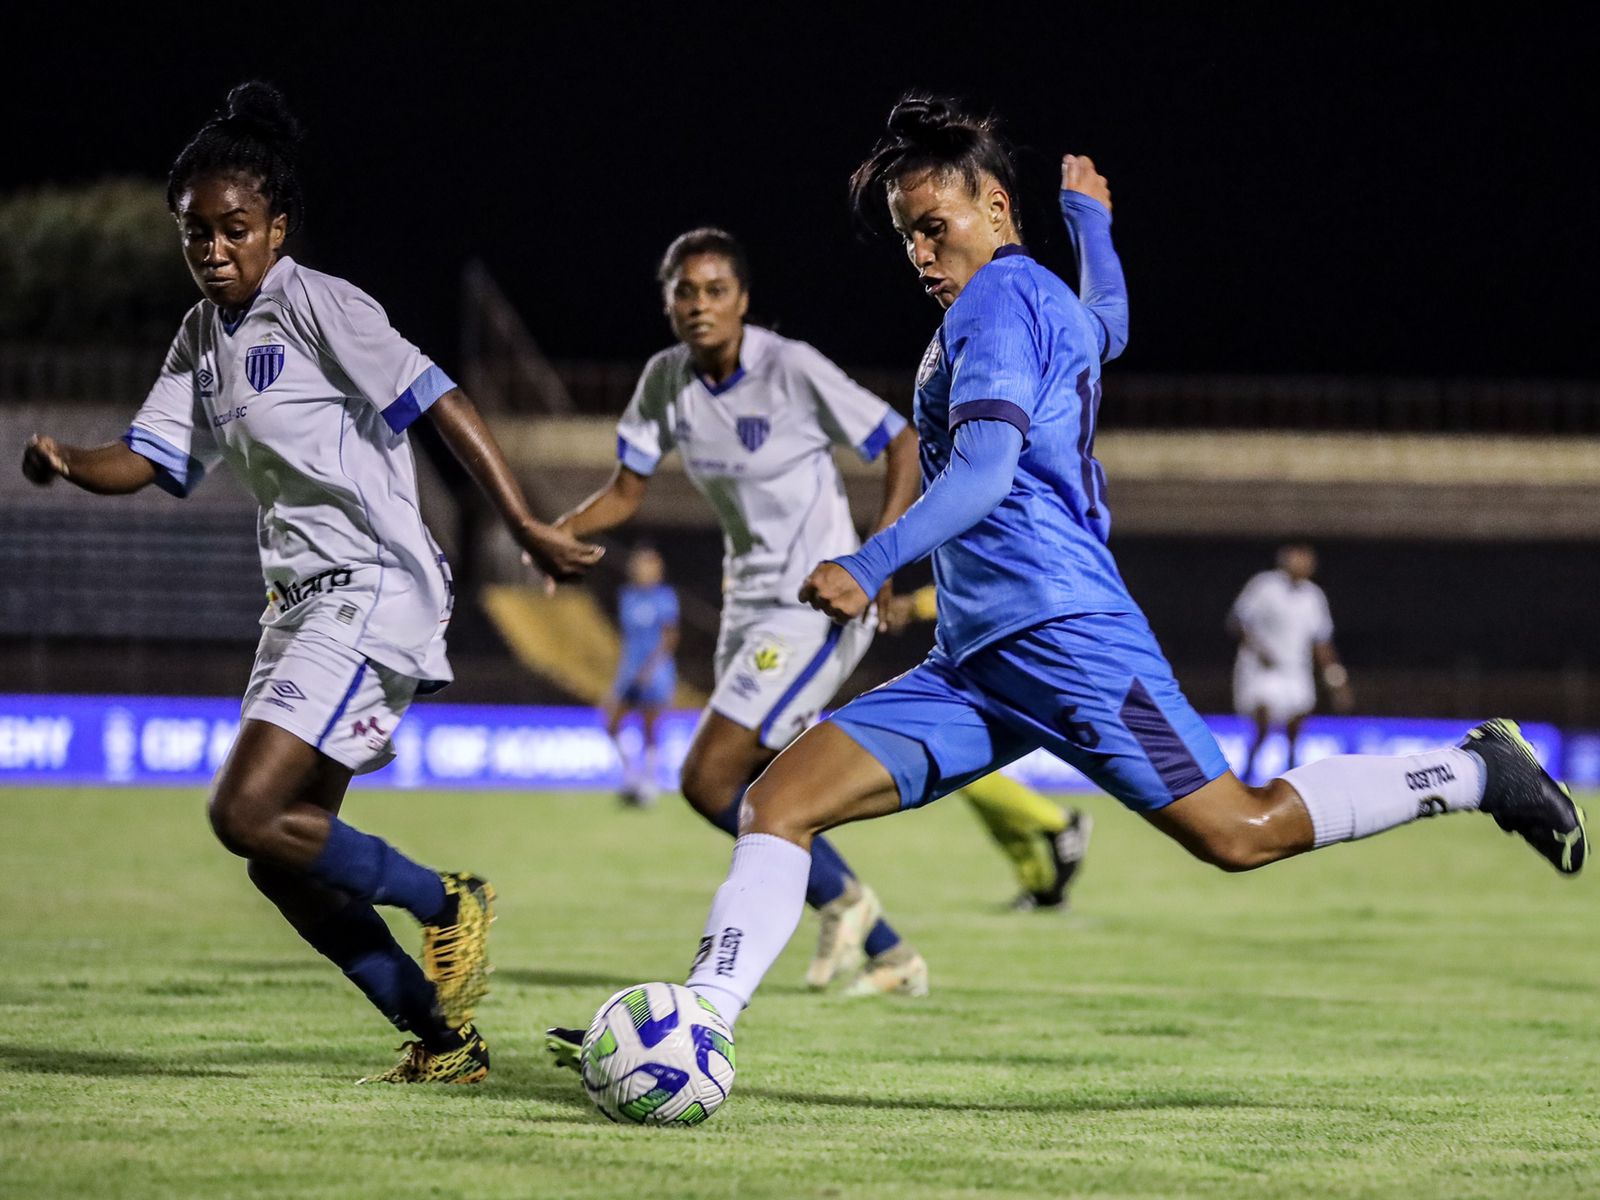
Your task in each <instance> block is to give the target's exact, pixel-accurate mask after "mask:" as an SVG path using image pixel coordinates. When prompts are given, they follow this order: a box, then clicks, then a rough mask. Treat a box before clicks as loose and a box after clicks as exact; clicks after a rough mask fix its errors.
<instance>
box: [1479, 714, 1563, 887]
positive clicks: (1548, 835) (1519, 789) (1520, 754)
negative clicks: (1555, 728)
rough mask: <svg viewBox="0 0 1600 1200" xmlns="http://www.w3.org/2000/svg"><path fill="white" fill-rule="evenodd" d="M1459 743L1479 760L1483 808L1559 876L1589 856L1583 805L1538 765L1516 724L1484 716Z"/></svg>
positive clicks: (1531, 748)
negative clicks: (1518, 836) (1538, 854)
mask: <svg viewBox="0 0 1600 1200" xmlns="http://www.w3.org/2000/svg"><path fill="white" fill-rule="evenodd" d="M1461 748H1462V749H1463V750H1466V751H1467V752H1468V753H1470V754H1474V755H1476V756H1477V757H1478V758H1479V759H1481V760H1482V761H1483V766H1484V771H1485V773H1486V776H1487V778H1486V779H1485V782H1484V789H1483V804H1482V808H1483V811H1484V812H1486V813H1488V814H1489V815H1490V816H1492V817H1493V818H1494V819H1495V823H1496V824H1497V825H1499V826H1500V828H1501V829H1504V830H1505V831H1506V832H1507V833H1515V834H1519V835H1520V836H1521V837H1522V839H1523V840H1524V841H1525V842H1527V843H1528V845H1530V846H1532V847H1533V848H1534V849H1535V850H1537V851H1538V852H1539V853H1540V854H1541V855H1542V856H1543V857H1544V858H1545V859H1547V860H1548V861H1549V863H1550V865H1551V866H1553V867H1555V869H1556V870H1558V871H1560V872H1561V873H1562V874H1563V875H1576V874H1577V873H1578V872H1579V871H1581V870H1583V864H1584V860H1585V859H1587V858H1588V857H1589V831H1588V827H1587V825H1586V823H1585V821H1584V813H1583V809H1582V808H1580V807H1579V806H1578V805H1577V804H1576V803H1574V801H1573V799H1572V797H1571V796H1569V795H1568V794H1567V790H1566V788H1565V787H1563V786H1562V785H1561V784H1559V783H1557V782H1556V781H1555V780H1554V779H1551V778H1550V776H1549V774H1548V773H1547V772H1546V771H1545V769H1544V768H1543V767H1541V766H1540V765H1539V760H1538V759H1537V758H1535V757H1534V753H1533V747H1532V746H1531V745H1529V744H1528V741H1527V739H1526V738H1524V737H1523V736H1522V730H1521V729H1520V728H1519V727H1518V725H1517V723H1516V722H1515V721H1507V720H1503V719H1499V720H1494V721H1485V722H1484V723H1483V724H1482V725H1479V726H1478V727H1477V728H1476V729H1474V730H1472V732H1471V733H1469V734H1467V736H1466V737H1465V738H1463V739H1462V741H1461Z"/></svg>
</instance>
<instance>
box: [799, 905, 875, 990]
mask: <svg viewBox="0 0 1600 1200" xmlns="http://www.w3.org/2000/svg"><path fill="white" fill-rule="evenodd" d="M817 916H819V917H821V918H822V928H821V929H820V930H818V932H817V952H816V953H815V954H814V955H812V958H811V965H810V966H808V967H807V968H806V986H807V987H809V988H811V989H812V990H813V991H818V992H820V991H821V990H822V989H823V988H825V987H827V986H828V985H829V984H830V983H832V982H833V980H834V977H835V976H837V975H838V974H839V972H840V971H842V970H844V969H845V968H847V967H852V966H854V965H855V964H856V963H858V962H860V961H861V947H862V946H863V945H864V944H865V943H866V940H867V934H869V933H871V932H872V927H873V926H874V925H876V924H877V922H878V918H879V917H881V916H883V905H882V904H880V903H879V902H878V897H877V895H876V894H874V892H873V890H872V889H871V888H869V887H867V886H866V885H865V884H863V883H859V882H857V881H856V880H854V879H852V880H850V881H849V882H848V883H847V884H846V885H845V890H844V891H843V892H841V893H840V894H839V895H838V896H837V897H836V898H835V899H833V900H830V901H828V903H826V904H824V905H823V906H822V907H821V908H819V909H818V910H817Z"/></svg>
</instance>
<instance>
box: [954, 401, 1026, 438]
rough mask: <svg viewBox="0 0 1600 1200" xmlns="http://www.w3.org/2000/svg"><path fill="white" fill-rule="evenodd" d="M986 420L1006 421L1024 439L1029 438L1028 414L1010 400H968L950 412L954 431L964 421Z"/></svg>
mask: <svg viewBox="0 0 1600 1200" xmlns="http://www.w3.org/2000/svg"><path fill="white" fill-rule="evenodd" d="M984 419H986V420H991V421H1004V422H1005V423H1006V424H1007V425H1011V426H1014V427H1015V428H1016V430H1017V432H1018V433H1020V434H1021V435H1022V436H1023V437H1027V436H1028V426H1029V425H1030V424H1031V423H1032V422H1030V421H1029V419H1028V414H1027V413H1025V412H1023V411H1022V409H1021V408H1020V407H1019V406H1018V405H1015V404H1013V403H1011V401H1009V400H968V401H967V402H966V403H965V404H958V405H956V406H955V407H954V408H952V409H951V410H950V428H951V430H952V431H954V429H955V427H956V426H957V425H960V424H961V423H962V422H963V421H976V420H984Z"/></svg>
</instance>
